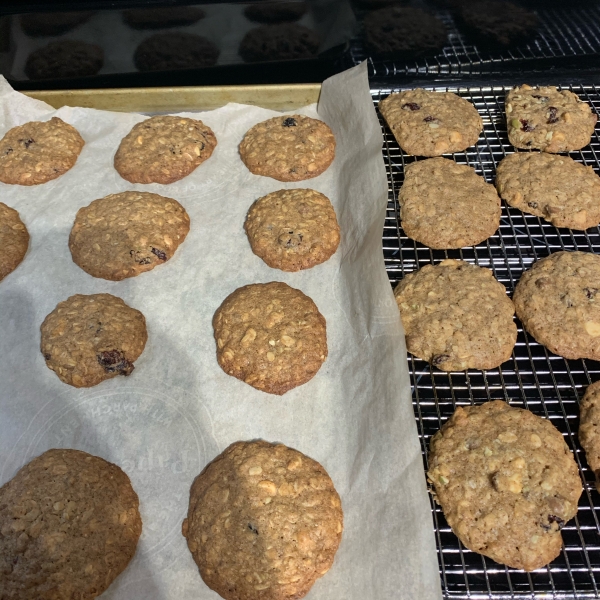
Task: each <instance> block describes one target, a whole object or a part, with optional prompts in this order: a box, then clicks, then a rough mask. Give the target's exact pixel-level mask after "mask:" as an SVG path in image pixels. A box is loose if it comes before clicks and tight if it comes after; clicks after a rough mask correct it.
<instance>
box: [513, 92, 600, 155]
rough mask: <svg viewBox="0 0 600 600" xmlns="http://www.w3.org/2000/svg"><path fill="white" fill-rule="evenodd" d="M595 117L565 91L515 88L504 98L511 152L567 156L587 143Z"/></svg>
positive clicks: (574, 96) (575, 97) (572, 95)
mask: <svg viewBox="0 0 600 600" xmlns="http://www.w3.org/2000/svg"><path fill="white" fill-rule="evenodd" d="M597 120H598V115H596V113H595V112H593V111H592V109H591V107H590V105H589V104H588V103H587V102H583V101H582V100H580V99H579V97H578V96H577V95H576V94H574V93H573V92H570V91H569V90H558V89H557V88H555V87H552V86H545V87H531V86H529V85H521V86H516V87H514V88H513V89H511V90H510V91H509V92H508V94H507V95H506V123H507V128H508V139H509V141H510V143H511V144H512V145H513V146H515V148H523V149H526V150H543V151H544V152H553V153H557V152H570V151H572V150H580V149H581V148H583V147H584V146H587V145H588V144H589V143H590V139H591V136H592V133H594V128H595V126H596V121H597Z"/></svg>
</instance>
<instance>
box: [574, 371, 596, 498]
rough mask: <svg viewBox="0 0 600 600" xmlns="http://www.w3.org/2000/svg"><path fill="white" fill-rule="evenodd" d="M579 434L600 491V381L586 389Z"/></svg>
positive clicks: (581, 407) (580, 408) (580, 410)
mask: <svg viewBox="0 0 600 600" xmlns="http://www.w3.org/2000/svg"><path fill="white" fill-rule="evenodd" d="M578 436H579V441H580V442H581V447H582V448H583V449H584V450H585V458H586V460H587V463H588V465H590V468H591V469H592V471H593V472H594V475H595V476H596V489H597V490H598V491H599V492H600V381H596V382H595V383H592V384H591V385H590V386H588V388H587V390H585V394H584V396H583V399H582V400H581V404H580V406H579V433H578Z"/></svg>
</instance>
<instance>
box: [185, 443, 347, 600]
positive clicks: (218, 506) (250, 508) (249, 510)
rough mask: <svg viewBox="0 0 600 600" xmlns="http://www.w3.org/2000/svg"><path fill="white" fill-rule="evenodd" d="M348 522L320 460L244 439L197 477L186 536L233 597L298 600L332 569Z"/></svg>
mask: <svg viewBox="0 0 600 600" xmlns="http://www.w3.org/2000/svg"><path fill="white" fill-rule="evenodd" d="M343 519H344V515H343V512H342V505H341V501H340V497H339V495H338V493H337V492H336V490H335V487H334V485H333V482H332V481H331V478H330V477H329V475H328V474H327V472H326V471H325V469H324V468H323V467H322V466H321V465H320V464H319V463H318V462H317V461H315V460H313V459H311V458H309V457H308V456H306V455H305V454H302V453H301V452H298V451H297V450H293V449H292V448H288V447H287V446H284V445H283V444H270V443H268V442H263V441H254V442H236V443H235V444H232V445H231V446H229V447H228V448H227V449H226V450H225V451H224V452H223V453H222V454H220V455H219V456H217V457H216V458H215V459H214V460H213V461H212V462H211V463H210V464H209V465H208V466H207V467H206V468H205V469H204V470H203V471H202V473H200V475H198V477H196V479H195V481H194V483H193V485H192V488H191V491H190V504H189V509H188V515H187V519H185V520H184V522H183V527H182V533H183V535H184V537H185V538H186V540H187V544H188V547H189V549H190V551H191V553H192V556H193V558H194V560H195V562H196V564H197V565H198V568H199V570H200V575H201V576H202V579H203V580H204V582H205V583H206V585H207V586H208V587H209V588H211V589H212V590H214V591H216V592H217V593H218V594H220V595H221V596H222V597H223V598H225V600H285V599H289V600H291V599H292V598H297V599H298V598H302V597H304V596H305V595H306V594H307V593H308V591H309V590H310V588H311V587H312V585H313V584H314V582H315V581H316V580H317V579H318V578H320V577H322V576H323V575H324V574H325V573H327V571H329V569H330V568H331V566H332V564H333V561H334V557H335V553H336V551H337V549H338V546H339V544H340V541H341V538H342V531H343V528H344V524H343Z"/></svg>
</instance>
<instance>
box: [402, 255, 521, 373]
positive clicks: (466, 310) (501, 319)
mask: <svg viewBox="0 0 600 600" xmlns="http://www.w3.org/2000/svg"><path fill="white" fill-rule="evenodd" d="M394 295H395V296H396V302H397V303H398V308H399V309H400V316H401V318H402V324H403V325H404V331H405V333H406V348H407V349H408V351H409V352H410V353H411V354H414V355H415V356H417V357H418V358H421V359H423V360H426V361H428V362H430V363H431V364H432V365H433V366H435V367H437V368H438V369H441V370H442V371H463V370H465V369H493V368H495V367H497V366H499V365H501V364H502V363H503V362H505V361H507V360H508V359H509V358H510V355H511V353H512V349H513V347H514V345H515V342H516V341H517V326H516V325H515V323H514V321H513V315H514V312H515V307H514V305H513V303H512V301H511V300H510V298H509V297H508V296H507V295H506V289H505V288H504V286H503V285H502V284H501V283H500V282H499V281H497V280H496V279H495V278H494V276H493V275H492V272H491V271H490V270H489V269H484V268H481V267H477V266H475V265H471V264H469V263H467V262H464V261H462V260H451V259H449V260H444V261H442V262H441V263H439V264H437V265H435V266H434V265H425V266H424V267H423V268H422V269H421V270H419V271H415V272H413V273H409V274H408V275H407V276H406V277H405V278H404V279H402V281H400V283H398V285H397V286H396V289H395V290H394Z"/></svg>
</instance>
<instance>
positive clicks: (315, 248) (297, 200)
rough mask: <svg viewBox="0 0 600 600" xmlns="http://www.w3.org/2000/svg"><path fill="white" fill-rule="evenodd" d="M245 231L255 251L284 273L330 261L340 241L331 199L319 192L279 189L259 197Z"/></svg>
mask: <svg viewBox="0 0 600 600" xmlns="http://www.w3.org/2000/svg"><path fill="white" fill-rule="evenodd" d="M244 229H245V230H246V234H247V235H248V240H249V242H250V246H251V247H252V252H254V254H256V255H257V256H260V258H262V259H263V260H264V261H265V262H266V263H267V264H268V265H269V266H270V267H273V268H274V269H281V270H282V271H300V270H301V269H310V268H311V267H314V266H315V265H318V264H321V263H323V262H325V261H326V260H328V259H329V258H330V257H331V256H332V255H333V254H334V253H335V251H336V250H337V247H338V244H339V242H340V228H339V225H338V222H337V219H336V216H335V211H334V210H333V206H332V205H331V202H330V201H329V198H327V196H325V195H324V194H321V193H320V192H317V191H316V190H309V189H293V190H279V191H277V192H273V193H271V194H268V195H267V196H263V197H262V198H259V199H258V200H257V201H256V202H255V203H254V204H253V205H252V206H251V207H250V210H249V211H248V216H247V217H246V222H245V224H244Z"/></svg>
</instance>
